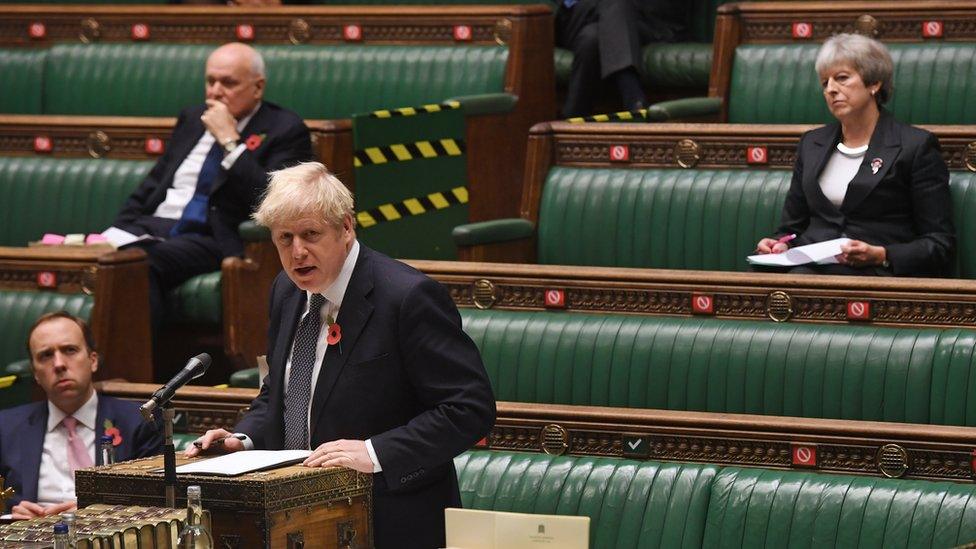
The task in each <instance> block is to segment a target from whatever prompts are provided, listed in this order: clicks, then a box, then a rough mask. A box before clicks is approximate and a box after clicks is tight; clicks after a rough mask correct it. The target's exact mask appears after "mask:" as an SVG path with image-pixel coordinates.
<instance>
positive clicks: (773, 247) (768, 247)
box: [756, 234, 796, 254]
mask: <svg viewBox="0 0 976 549" xmlns="http://www.w3.org/2000/svg"><path fill="white" fill-rule="evenodd" d="M794 238H796V235H795V234H788V235H786V236H784V237H782V238H779V239H776V238H764V239H762V240H760V241H759V244H757V245H756V253H760V254H781V253H783V252H785V251H786V250H789V249H790V245H789V241H790V240H793V239H794Z"/></svg>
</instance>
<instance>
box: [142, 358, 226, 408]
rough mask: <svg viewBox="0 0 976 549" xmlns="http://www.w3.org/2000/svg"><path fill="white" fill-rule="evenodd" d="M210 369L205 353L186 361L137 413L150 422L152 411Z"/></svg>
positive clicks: (208, 359)
mask: <svg viewBox="0 0 976 549" xmlns="http://www.w3.org/2000/svg"><path fill="white" fill-rule="evenodd" d="M209 367H210V355H208V354H207V353H200V354H198V355H197V356H195V357H193V358H191V359H190V360H189V361H187V363H186V366H184V367H183V369H182V370H180V371H179V372H176V375H175V376H173V379H171V380H169V382H168V383H167V384H166V385H163V386H162V387H160V388H159V389H157V390H156V392H155V393H153V395H152V396H151V397H150V398H149V400H147V401H146V403H145V404H143V405H142V406H140V407H139V411H140V412H142V417H143V418H145V419H146V421H152V414H153V411H154V410H155V409H156V408H158V407H159V406H162V405H163V404H166V403H167V402H169V400H170V399H171V398H173V395H175V394H176V390H177V389H179V388H180V387H182V386H184V385H186V384H187V383H189V382H190V380H193V379H196V378H198V377H200V376H202V375H203V374H205V373H206V372H207V368H209Z"/></svg>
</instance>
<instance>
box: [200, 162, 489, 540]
mask: <svg viewBox="0 0 976 549" xmlns="http://www.w3.org/2000/svg"><path fill="white" fill-rule="evenodd" d="M254 217H255V219H256V220H257V222H258V223H260V224H262V225H265V226H267V227H269V228H270V229H271V235H272V240H273V241H274V244H275V246H276V247H277V249H278V254H279V257H280V259H281V263H282V265H283V267H284V272H283V273H281V274H280V275H279V276H278V278H277V279H276V280H275V283H274V286H273V287H272V290H271V292H272V294H271V322H270V330H269V337H268V364H269V367H270V373H269V375H268V377H267V378H265V380H264V385H263V386H262V388H261V392H260V393H259V394H258V397H257V398H256V399H255V400H254V402H253V403H252V404H251V409H250V411H249V412H248V413H247V415H246V416H245V417H244V418H243V419H242V420H241V422H240V423H238V425H237V431H238V432H239V433H240V434H243V435H246V437H247V438H246V439H245V440H244V441H241V440H237V439H226V441H225V442H224V443H223V445H222V446H221V447H222V448H223V449H225V450H231V451H234V450H241V449H245V448H248V449H250V448H255V449H269V450H279V449H311V450H313V452H312V454H311V456H310V457H309V458H308V459H307V460H306V461H305V465H306V466H309V467H333V466H343V467H349V468H352V469H355V470H357V471H361V472H364V473H374V475H373V525H374V531H373V535H374V541H375V546H376V547H380V548H387V547H397V548H411V547H417V548H431V547H443V546H444V509H445V508H446V507H459V506H460V505H461V498H460V493H459V492H458V486H457V474H456V472H455V470H454V462H453V458H454V457H455V456H457V455H458V454H460V453H461V452H463V451H465V450H467V449H468V448H470V447H471V446H472V445H473V444H474V443H475V442H476V441H478V440H479V439H480V438H482V437H483V436H485V434H487V433H488V430H489V429H490V428H491V426H492V424H493V423H494V419H495V399H494V394H493V393H492V390H491V385H490V383H489V381H488V376H487V374H486V372H485V367H484V364H482V362H481V356H480V354H479V352H478V348H477V347H476V346H475V344H474V342H473V341H471V339H470V338H469V337H468V336H467V335H466V334H465V333H464V332H463V331H462V330H461V318H460V315H459V314H458V311H457V308H456V307H455V306H454V302H453V301H452V300H451V297H450V296H449V295H448V293H447V290H446V289H445V288H444V287H443V286H441V285H440V284H439V283H437V282H435V281H434V280H431V279H430V278H427V277H426V276H425V275H424V274H422V273H420V272H419V271H417V270H415V269H413V268H411V267H408V266H407V265H404V264H403V263H400V262H398V261H394V260H393V259H390V258H389V257H386V256H385V255H382V254H380V253H378V252H375V251H373V250H370V249H369V248H367V247H366V246H363V245H361V244H360V243H359V242H358V241H357V240H356V230H355V217H354V215H353V199H352V195H351V194H350V193H349V191H348V190H347V189H346V188H345V187H344V186H343V185H342V183H341V182H340V181H339V180H338V179H336V178H335V177H334V176H332V175H331V174H330V173H328V170H326V168H325V166H323V165H321V164H318V163H309V164H303V165H301V166H296V167H294V168H289V169H286V170H281V171H279V172H275V173H274V174H272V177H271V183H270V184H269V187H268V194H267V196H266V197H265V198H264V200H263V201H262V203H261V206H260V207H259V208H258V211H257V212H256V213H255V215H254ZM228 435H230V433H229V432H227V431H224V430H222V429H221V430H213V431H208V432H207V434H206V435H204V436H203V437H202V438H201V439H200V442H201V443H202V444H201V445H202V447H203V449H204V450H206V449H207V448H208V447H209V446H210V444H211V442H212V441H213V440H214V439H216V438H219V437H226V436H228ZM198 452H199V451H198V450H196V449H194V448H193V447H191V448H190V449H189V450H188V451H187V454H188V455H196V454H197V453H198ZM313 545H315V543H314V542H313Z"/></svg>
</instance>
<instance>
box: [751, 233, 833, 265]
mask: <svg viewBox="0 0 976 549" xmlns="http://www.w3.org/2000/svg"><path fill="white" fill-rule="evenodd" d="M850 241H851V239H850V238H835V239H833V240H827V241H825V242H817V243H816V244H807V245H806V246H797V247H796V248H790V249H789V250H786V251H785V252H783V253H781V254H759V255H750V256H749V257H747V258H746V260H748V261H749V263H751V264H753V265H766V266H770V267H795V266H797V265H806V264H807V263H817V264H819V265H826V264H828V263H837V256H838V255H840V254H841V253H843V252H841V249H840V247H841V246H843V245H844V244H847V243H848V242H850Z"/></svg>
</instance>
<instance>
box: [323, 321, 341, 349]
mask: <svg viewBox="0 0 976 549" xmlns="http://www.w3.org/2000/svg"><path fill="white" fill-rule="evenodd" d="M325 341H326V343H328V344H329V345H335V344H337V343H339V342H340V341H342V327H341V326H339V323H338V322H330V323H329V335H328V336H326V338H325ZM339 352H342V351H339Z"/></svg>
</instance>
